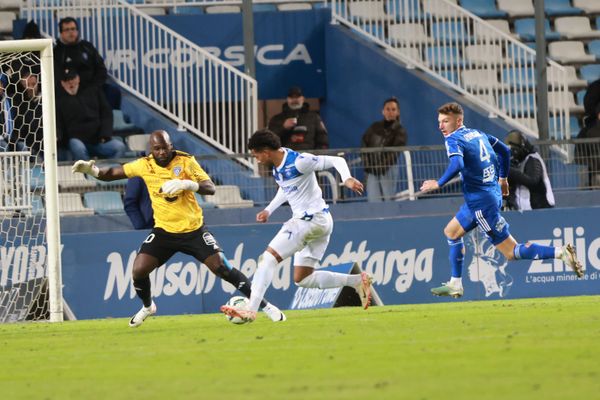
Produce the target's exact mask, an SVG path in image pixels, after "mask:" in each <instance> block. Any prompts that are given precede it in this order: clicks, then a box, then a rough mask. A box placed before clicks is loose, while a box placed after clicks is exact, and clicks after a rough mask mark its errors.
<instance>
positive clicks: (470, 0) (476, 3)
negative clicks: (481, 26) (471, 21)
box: [460, 0, 508, 18]
mask: <svg viewBox="0 0 600 400" xmlns="http://www.w3.org/2000/svg"><path fill="white" fill-rule="evenodd" d="M460 5H461V6H462V7H463V8H466V9H467V10H469V11H471V12H472V13H473V14H475V15H477V16H478V17H481V18H506V17H507V16H508V14H507V12H506V11H501V10H498V8H496V1H495V0H460Z"/></svg>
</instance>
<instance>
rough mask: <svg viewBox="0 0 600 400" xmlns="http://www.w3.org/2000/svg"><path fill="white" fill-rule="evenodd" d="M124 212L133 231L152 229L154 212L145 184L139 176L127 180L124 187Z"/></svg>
mask: <svg viewBox="0 0 600 400" xmlns="http://www.w3.org/2000/svg"><path fill="white" fill-rule="evenodd" d="M124 203H125V212H126V213H127V216H128V217H129V220H130V221H131V224H132V225H133V228H134V229H152V228H153V227H154V212H153V210H152V202H151V201H150V195H149V194H148V188H147V187H146V183H145V182H144V180H143V179H142V178H140V177H139V176H136V177H133V178H129V180H128V181H127V186H125V201H124Z"/></svg>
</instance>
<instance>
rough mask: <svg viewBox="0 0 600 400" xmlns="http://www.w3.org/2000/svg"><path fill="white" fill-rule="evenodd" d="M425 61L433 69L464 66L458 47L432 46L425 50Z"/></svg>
mask: <svg viewBox="0 0 600 400" xmlns="http://www.w3.org/2000/svg"><path fill="white" fill-rule="evenodd" d="M425 61H426V62H427V64H428V65H429V66H431V67H437V68H440V67H446V68H447V67H451V66H455V67H456V66H457V65H459V64H462V63H463V61H462V59H461V56H460V53H459V49H458V47H456V46H432V47H427V48H426V50H425Z"/></svg>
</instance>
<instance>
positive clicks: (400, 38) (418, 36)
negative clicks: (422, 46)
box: [388, 23, 433, 46]
mask: <svg viewBox="0 0 600 400" xmlns="http://www.w3.org/2000/svg"><path fill="white" fill-rule="evenodd" d="M388 32H389V36H388V37H389V39H390V41H391V43H392V45H396V44H403V45H405V46H406V45H409V44H413V43H427V44H430V43H432V42H433V39H431V38H430V37H429V36H427V33H425V28H424V27H423V25H422V24H420V23H407V24H398V25H390V26H389V28H388Z"/></svg>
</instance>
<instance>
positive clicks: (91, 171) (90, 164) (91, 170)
mask: <svg viewBox="0 0 600 400" xmlns="http://www.w3.org/2000/svg"><path fill="white" fill-rule="evenodd" d="M95 164H96V161H94V160H90V161H83V160H79V161H77V162H75V164H73V167H72V168H71V171H72V172H73V173H75V172H81V173H82V174H87V175H91V176H93V177H94V178H97V177H98V174H99V173H100V169H99V168H98V167H96V165H95Z"/></svg>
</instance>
